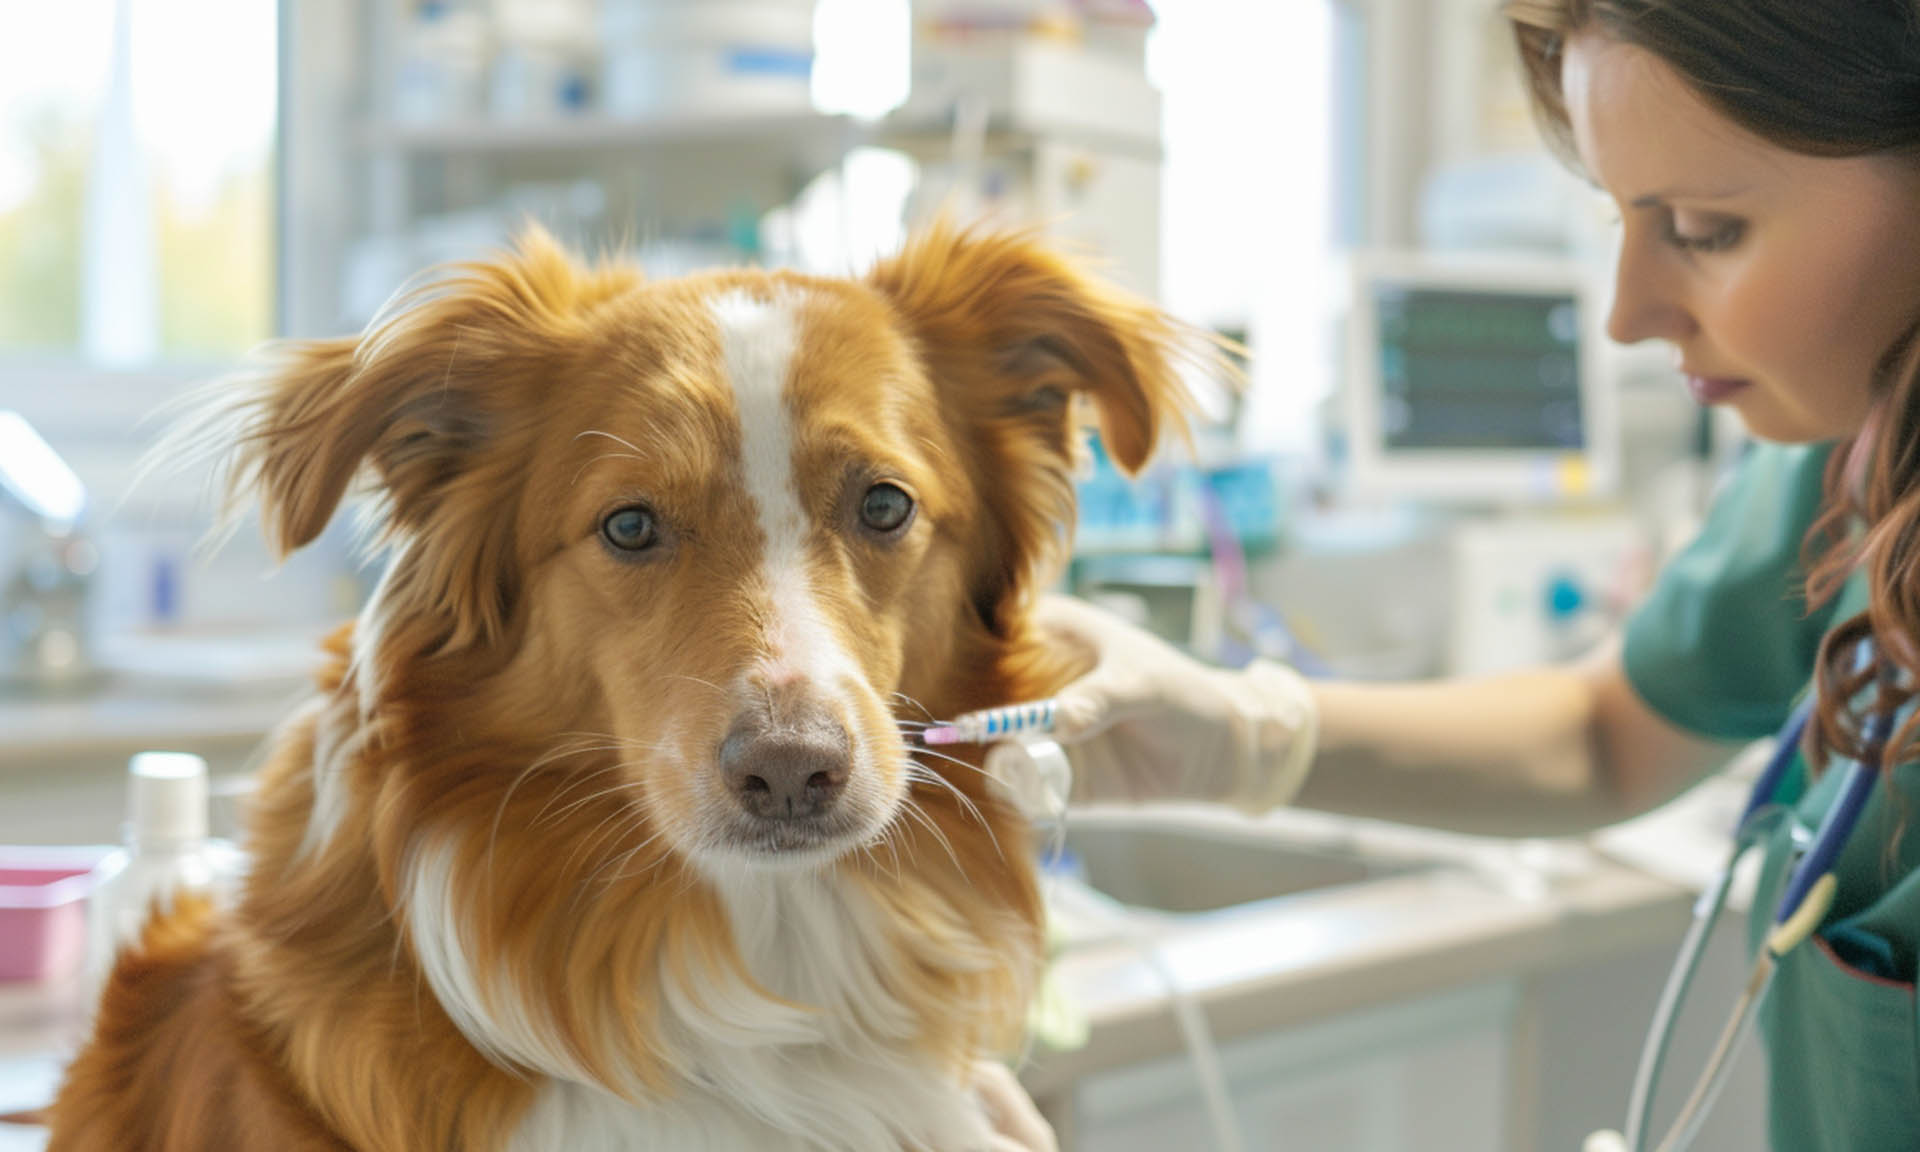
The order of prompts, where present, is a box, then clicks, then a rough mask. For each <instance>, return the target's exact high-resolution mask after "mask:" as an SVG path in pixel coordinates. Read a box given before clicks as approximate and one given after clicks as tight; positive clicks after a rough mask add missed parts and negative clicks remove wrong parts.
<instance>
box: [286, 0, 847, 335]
mask: <svg viewBox="0 0 1920 1152" xmlns="http://www.w3.org/2000/svg"><path fill="white" fill-rule="evenodd" d="M736 6H741V5H736ZM778 6H780V5H779V3H778V0H767V2H762V3H759V4H758V7H759V8H767V7H778ZM794 6H795V5H794V4H793V3H792V0H788V3H787V4H786V5H785V7H788V8H791V7H794ZM520 7H523V8H525V9H527V10H528V11H532V12H538V11H540V9H539V7H538V6H532V5H522V6H520ZM574 7H577V8H579V10H580V11H581V12H582V13H584V18H585V19H587V20H589V21H590V23H589V24H588V25H587V27H588V29H589V30H590V34H589V35H587V36H586V37H584V38H580V40H581V44H582V47H581V49H580V51H578V52H576V53H575V54H574V55H573V56H568V57H556V58H555V59H549V58H548V57H549V56H552V55H553V53H546V54H545V55H543V54H542V53H543V52H545V49H542V50H541V51H533V50H532V49H531V48H529V46H528V45H527V44H526V43H522V42H519V41H514V40H512V39H510V38H509V24H510V22H509V21H508V19H507V15H506V13H508V12H509V11H510V10H511V9H513V8H514V5H511V4H507V3H490V4H480V3H473V4H442V3H438V2H437V0H356V2H349V3H338V2H337V0H288V3H287V5H286V13H285V24H284V27H283V40H284V42H285V44H286V45H287V51H286V52H285V59H284V65H283V67H284V76H285V80H284V84H283V91H284V95H285V99H284V106H283V109H282V123H283V133H282V139H283V140H284V141H285V147H284V151H283V156H282V161H281V183H282V217H283V228H282V229H281V231H282V235H283V238H284V242H283V251H282V261H281V263H282V283H281V295H282V316H281V321H282V327H283V328H284V329H285V330H286V331H287V332H289V333H290V334H294V335H315V334H323V333H333V332H341V331H350V330H353V329H355V328H358V327H360V326H362V325H364V324H365V323H366V321H367V320H368V319H369V318H370V317H371V316H372V315H373V314H374V312H375V311H377V309H378V308H379V306H380V305H381V303H382V302H384V301H385V300H386V299H387V298H388V296H389V295H390V294H391V293H392V292H393V291H394V290H395V289H396V288H398V287H400V286H401V285H402V284H403V283H404V282H405V281H406V279H407V278H408V277H409V276H411V275H413V274H414V273H415V272H416V271H417V270H418V269H420V268H421V267H424V266H427V265H430V264H433V263H436V262H440V261H444V260H454V259H466V258H471V257H474V256H476V255H480V254H483V253H484V252H486V251H487V250H488V249H490V248H494V247H498V246H500V245H502V244H504V243H505V242H507V241H508V240H510V239H511V237H512V236H513V234H514V233H515V232H516V231H518V230H519V228H521V227H522V226H523V225H524V223H525V222H526V221H528V220H539V221H541V222H542V223H543V224H545V225H546V226H547V227H548V228H549V229H550V230H552V231H554V232H555V233H556V234H557V235H559V236H560V238H561V239H562V240H563V241H565V242H567V243H568V244H570V245H571V246H573V247H575V248H577V249H579V250H582V251H585V252H607V253H613V254H617V255H622V256H629V255H638V256H640V257H641V258H642V259H643V261H644V262H646V263H648V264H649V265H650V267H651V270H653V271H655V272H656V273H659V274H672V273H674V272H677V271H681V270H683V268H684V267H693V266H701V267H704V266H710V265H716V264H733V263H742V262H754V261H765V262H779V263H787V262H791V259H790V257H791V255H792V254H791V253H790V252H786V251H779V250H774V251H769V250H768V246H769V244H770V243H771V244H776V245H777V243H778V241H777V240H775V239H770V238H769V237H770V233H769V232H768V230H766V229H764V228H763V227H762V222H763V220H764V218H765V217H766V215H767V214H768V213H769V212H770V211H772V210H774V209H776V208H779V207H781V206H783V205H787V204H789V203H791V202H793V201H794V199H795V198H796V197H797V196H798V195H799V194H800V193H801V192H802V190H804V189H805V188H807V187H808V185H809V183H810V182H811V181H813V180H814V179H815V178H816V177H818V176H819V175H821V174H822V173H824V172H828V171H832V170H835V169H836V168H838V167H839V166H840V165H841V164H842V162H843V161H844V159H845V158H846V157H847V155H848V154H849V152H850V151H851V150H852V149H853V148H854V147H855V146H856V145H857V144H858V143H859V142H861V141H862V140H863V139H866V138H867V137H868V135H869V132H868V129H867V128H866V127H865V126H864V125H862V124H861V123H860V122H859V121H856V120H854V119H853V118H851V117H848V116H841V115H828V114H821V113H816V112H814V111H812V110H811V106H810V104H809V102H808V100H807V88H806V76H805V72H804V69H802V70H800V71H799V72H798V74H797V76H796V75H793V74H782V75H779V76H776V77H775V78H774V79H772V80H769V79H768V78H767V77H766V75H764V70H765V69H766V68H768V67H770V65H769V64H768V63H767V58H766V57H765V55H764V54H763V55H762V56H761V57H756V58H754V59H753V60H750V61H748V62H747V63H745V64H743V65H742V67H751V68H758V69H761V70H762V73H761V74H756V77H755V79H754V81H753V83H752V84H751V85H747V84H744V83H743V85H742V87H741V93H742V95H743V98H741V99H728V98H726V96H725V93H724V91H723V90H721V89H718V88H715V87H713V86H711V85H709V86H706V87H701V88H699V89H698V93H699V95H698V99H697V100H696V99H695V98H693V97H692V96H689V98H688V99H686V100H679V101H663V100H656V101H654V102H653V103H651V104H648V105H646V106H645V107H631V106H629V107H621V106H613V105H609V104H607V103H605V102H603V101H602V100H600V99H599V95H600V94H599V92H598V91H597V88H598V87H599V86H601V85H603V84H607V83H610V82H611V81H612V79H613V75H614V66H615V64H616V63H617V61H613V60H611V58H610V57H611V55H612V51H613V50H612V48H611V47H609V45H610V44H611V43H612V42H613V41H612V40H611V39H610V38H609V36H608V35H607V33H606V27H605V25H604V24H602V23H594V22H592V21H595V20H597V19H598V18H599V13H600V10H601V8H602V5H599V4H581V5H575V6H574ZM745 7H753V6H752V5H746V6H745ZM799 8H800V9H801V10H802V12H803V13H804V10H805V8H806V5H805V4H804V3H803V4H800V5H799ZM712 11H713V9H711V8H709V7H707V6H704V5H703V7H702V8H701V9H699V10H698V13H699V14H700V15H702V16H704V15H707V14H710V13H711V12H712ZM748 14H750V13H748ZM469 17H470V18H471V19H472V21H473V22H474V23H472V24H471V25H468V24H449V22H451V21H455V20H456V19H458V20H465V19H467V18H469ZM487 21H491V23H487ZM469 27H471V28H472V29H476V31H473V32H472V33H471V35H469V34H468V33H466V32H461V33H459V34H457V35H456V34H453V33H452V32H450V31H449V28H469ZM429 33H431V36H429ZM482 37H484V38H486V39H485V47H484V48H473V47H471V46H469V45H468V44H467V41H468V40H470V39H471V40H476V41H478V40H479V39H480V38H482ZM423 43H425V44H427V45H428V46H427V47H422V44H423ZM536 47H537V45H536ZM556 51H557V50H556ZM583 53H584V54H583ZM556 59H558V60H560V61H562V62H556ZM565 60H577V61H579V70H578V72H577V73H576V72H574V71H570V70H569V68H570V67H571V65H568V64H566V63H564V61H565ZM681 62H684V61H683V60H680V59H678V58H676V63H681ZM791 71H792V70H791V69H788V72H789V73H791ZM685 79H687V80H688V83H689V84H691V82H692V78H691V77H687V78H685ZM529 90H531V91H533V92H536V93H545V94H546V95H545V97H544V98H543V97H538V96H529V94H528V93H529ZM686 91H687V92H689V93H691V92H693V91H694V89H692V88H687V89H686ZM639 99H640V97H638V96H634V97H631V98H629V100H628V103H629V104H631V103H632V102H633V101H637V100H639Z"/></svg>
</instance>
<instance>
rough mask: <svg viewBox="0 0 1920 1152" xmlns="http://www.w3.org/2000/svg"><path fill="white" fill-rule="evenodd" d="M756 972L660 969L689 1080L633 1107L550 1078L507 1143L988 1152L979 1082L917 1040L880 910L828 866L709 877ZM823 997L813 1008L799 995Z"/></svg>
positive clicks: (736, 1150)
mask: <svg viewBox="0 0 1920 1152" xmlns="http://www.w3.org/2000/svg"><path fill="white" fill-rule="evenodd" d="M710 879H711V880H712V881H713V882H714V884H715V886H716V887H717V888H718V890H719V891H720V893H721V896H722V899H723V901H724V904H725V907H726V909H727V912H728V915H729V918H730V920H731V922H732V927H733V930H734V934H735V939H736V942H737V944H738V946H739V949H740V953H741V956H742V958H743V959H744V960H745V962H746V964H747V967H748V970H749V971H750V972H751V973H752V974H753V976H754V978H755V979H756V980H758V981H759V982H760V983H761V985H762V986H763V987H765V988H766V989H767V990H768V991H770V992H772V993H774V994H775V995H776V996H779V997H782V998H784V999H785V1000H788V1001H791V1002H792V1003H787V1004H783V1003H780V1002H777V1001H774V1000H769V999H768V998H767V997H765V996H763V995H761V994H759V993H758V992H756V991H754V990H753V989H751V988H749V987H747V986H746V985H745V984H743V983H742V982H741V981H739V980H738V979H737V978H734V977H731V976H728V975H726V974H724V973H718V972H715V973H702V974H700V975H698V976H696V977H695V978H694V979H692V980H683V979H680V978H677V977H675V976H674V975H673V974H671V973H669V972H664V971H663V972H662V973H660V980H661V985H660V986H661V988H662V994H663V1005H664V1007H665V1009H666V1010H665V1012H664V1021H663V1023H664V1027H663V1029H662V1032H663V1037H662V1038H663V1040H664V1042H665V1044H666V1046H667V1048H668V1050H669V1051H671V1052H672V1053H673V1062H674V1065H675V1067H676V1069H677V1071H678V1072H679V1073H680V1075H681V1078H682V1086H681V1088H680V1090H679V1091H678V1092H677V1094H676V1095H675V1096H674V1098H673V1099H671V1100H667V1101H663V1102H661V1103H659V1104H657V1105H651V1106H647V1107H636V1106H634V1105H632V1104H629V1103H627V1102H626V1101H624V1100H621V1099H620V1098H618V1097H616V1096H614V1095H612V1094H610V1093H608V1092H606V1091H604V1090H602V1089H600V1088H597V1087H593V1086H590V1085H587V1084H583V1083H579V1082H577V1081H572V1080H568V1079H558V1078H556V1079H553V1080H550V1081H548V1083H547V1084H546V1085H545V1086H544V1087H543V1088H542V1090H541V1093H540V1097H539V1100H538V1103H537V1104H536V1106H535V1107H534V1109H533V1111H532V1112H531V1113H529V1114H528V1116H527V1117H526V1120H525V1122H524V1123H523V1125H522V1127H521V1129H520V1131H519V1132H518V1133H516V1136H515V1139H514V1140H513V1142H512V1144H511V1147H512V1148H513V1149H514V1150H515V1152H533V1150H534V1149H554V1148H566V1149H570V1150H571V1149H578V1150H580V1152H596V1150H600V1149H606V1150H612V1149H622V1150H630V1149H643V1150H655V1149H657V1150H660V1152H667V1150H672V1152H708V1150H711V1152H760V1150H765V1152H829V1150H831V1152H869V1150H871V1152H899V1150H900V1149H901V1148H903V1147H914V1148H924V1149H928V1150H929V1152H976V1150H984V1149H986V1148H987V1147H988V1146H989V1144H990V1141H991V1133H990V1129H989V1127H988V1125H987V1124H986V1122H985V1121H984V1119H983V1118H982V1116H981V1114H980V1111H979V1108H978V1105H977V1103H976V1102H975V1100H974V1099H973V1097H972V1095H971V1093H970V1092H968V1091H966V1090H965V1089H964V1088H962V1087H961V1086H959V1085H956V1084H954V1083H953V1082H952V1081H951V1080H949V1079H947V1078H946V1077H944V1076H942V1075H940V1074H939V1073H938V1072H937V1071H936V1070H935V1069H934V1068H932V1067H930V1066H929V1065H928V1064H927V1063H926V1062H925V1061H924V1060H923V1058H920V1057H918V1056H916V1055H915V1054H913V1053H912V1051H911V1048H910V1041H911V1038H912V1037H913V1035H914V1032H915V1031H916V1024H915V1020H914V1014H913V1013H912V1012H911V1011H910V1010H909V1008H908V1006H907V1005H905V1004H903V1003H901V1002H900V1001H899V999H898V998H897V997H895V996H894V995H892V994H891V993H890V992H889V990H888V985H889V983H890V982H889V980H888V979H887V975H886V971H885V969H886V966H887V963H888V960H887V957H886V945H885V941H884V938H883V937H882V935H881V931H880V926H879V924H878V922H877V917H876V912H875V909H873V908H872V907H871V906H870V905H868V904H867V902H866V901H865V900H864V899H863V898H862V897H861V896H860V895H859V894H858V893H857V892H856V891H852V890H849V889H848V888H846V887H845V886H844V885H841V884H838V883H836V882H835V881H834V880H833V879H832V878H831V877H830V876H828V875H825V874H818V875H814V874H787V873H768V872H746V871H741V872H739V873H731V874H724V875H710ZM795 1004H798V1005H808V1006H811V1008H812V1009H814V1010H811V1011H808V1010H802V1009H799V1008H796V1007H794V1005H795Z"/></svg>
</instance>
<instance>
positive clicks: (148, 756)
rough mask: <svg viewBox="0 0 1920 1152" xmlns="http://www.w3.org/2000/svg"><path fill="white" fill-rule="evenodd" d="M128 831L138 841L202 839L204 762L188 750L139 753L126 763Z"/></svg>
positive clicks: (204, 811) (205, 829)
mask: <svg viewBox="0 0 1920 1152" xmlns="http://www.w3.org/2000/svg"><path fill="white" fill-rule="evenodd" d="M127 785H128V792H127V819H128V820H129V821H130V828H129V832H130V833H131V835H132V837H133V839H134V840H135V841H136V842H139V843H149V844H150V843H155V842H161V843H166V842H174V843H179V842H183V841H193V840H204V839H206V836H207V762H206V761H205V760H202V759H201V758H200V757H198V756H195V755H193V754H192V753H190V752H141V753H139V754H138V755H136V756H135V757H134V758H133V760H132V761H131V762H130V763H129V764H128V765H127Z"/></svg>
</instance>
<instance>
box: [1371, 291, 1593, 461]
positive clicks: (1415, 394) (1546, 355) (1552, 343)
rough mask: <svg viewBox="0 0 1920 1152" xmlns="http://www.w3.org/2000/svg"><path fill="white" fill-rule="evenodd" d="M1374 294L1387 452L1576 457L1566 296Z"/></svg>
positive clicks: (1575, 327) (1571, 309) (1572, 307)
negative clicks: (1552, 452)
mask: <svg viewBox="0 0 1920 1152" xmlns="http://www.w3.org/2000/svg"><path fill="white" fill-rule="evenodd" d="M1377 291H1378V294H1379V297H1378V304H1377V305H1376V306H1377V308H1378V309H1379V314H1380V389H1381V392H1382V397H1381V404H1382V411H1381V416H1380V419H1381V423H1382V431H1383V433H1384V434H1385V437H1386V448H1387V450H1388V451H1390V452H1391V451H1396V450H1399V449H1405V448H1549V449H1551V448H1562V449H1572V450H1575V451H1577V450H1578V449H1579V448H1580V446H1581V443H1582V432H1581V419H1580V312H1579V306H1578V304H1577V303H1576V302H1575V300H1574V299H1573V297H1572V296H1570V295H1567V294H1565V293H1522V292H1498V291H1482V292H1465V291H1460V290H1458V289H1446V288H1422V287H1418V286H1416V285H1410V284H1382V285H1380V286H1379V287H1378V289H1377Z"/></svg>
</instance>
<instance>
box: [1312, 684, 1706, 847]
mask: <svg viewBox="0 0 1920 1152" xmlns="http://www.w3.org/2000/svg"><path fill="white" fill-rule="evenodd" d="M1314 691H1315V696H1316V699H1317V702H1318V704H1319V708H1320V745H1319V747H1320V750H1319V754H1318V756H1317V758H1316V759H1315V762H1314V766H1313V770H1312V772H1311V773H1310V774H1309V775H1308V777H1307V782H1306V786H1305V788H1304V789H1303V791H1302V792H1301V794H1300V796H1299V797H1298V798H1297V799H1296V801H1295V803H1297V804H1300V805H1302V806H1304V807H1309V808H1319V809H1323V810H1327V811H1334V812H1344V813H1348V814H1351V815H1360V816H1370V817H1376V818H1380V819H1387V820H1399V821H1404V822H1407V823H1415V824H1422V825H1427V826H1432V827H1440V828H1447V829H1452V830H1456V831H1462V832H1473V833H1481V834H1488V835H1505V836H1544V835H1558V834H1566V833H1574V832H1582V831H1587V830H1591V829H1593V828H1597V827H1600V826H1602V825H1605V824H1609V823H1613V822H1615V821H1618V820H1621V819H1625V818H1627V817H1629V816H1633V815H1636V814H1638V813H1639V812H1642V811H1645V810H1647V809H1648V808H1651V807H1653V806H1654V805H1655V804H1658V803H1661V802H1663V801H1665V800H1666V799H1669V798H1671V797H1672V796H1673V795H1675V794H1677V793H1678V792H1679V791H1680V790H1681V789H1682V788H1683V787H1685V786H1686V785H1687V784H1689V783H1691V782H1692V781H1694V780H1697V779H1698V778H1699V777H1700V776H1701V775H1702V774H1703V773H1705V772H1707V771H1710V770H1711V769H1712V768H1714V767H1716V766H1717V765H1718V764H1720V763H1722V762H1724V760H1725V759H1726V757H1727V755H1728V754H1729V753H1730V751H1731V748H1730V747H1729V746H1728V745H1724V744H1713V743H1710V742H1706V741H1702V740H1699V739H1697V738H1694V737H1691V736H1688V735H1686V734H1684V733H1681V732H1679V731H1678V730H1676V729H1673V728H1671V727H1670V726H1668V725H1667V724H1666V723H1665V722H1664V721H1662V720H1660V719H1659V718H1658V717H1657V716H1655V715H1653V714H1652V712H1651V711H1650V710H1649V709H1647V708H1646V706H1645V705H1644V704H1643V703H1641V702H1640V701H1639V700H1638V698H1637V697H1636V696H1635V695H1634V693H1633V692H1632V690H1631V689H1630V688H1629V687H1627V685H1626V680H1625V676H1624V674H1622V673H1621V672H1620V671H1619V661H1618V656H1617V652H1616V651H1614V650H1612V649H1608V650H1606V651H1603V652H1601V653H1599V654H1596V656H1595V657H1594V658H1593V659H1591V660H1589V661H1588V662H1586V663H1584V664H1582V665H1578V666H1568V667H1552V668H1540V669H1535V670H1530V671H1525V672H1517V673H1513V674H1511V675H1504V676H1494V677H1487V678H1481V679H1472V680H1441V681H1433V682H1428V683H1412V684H1379V683H1363V682H1337V681H1330V682H1321V683H1318V684H1316V685H1315V686H1314Z"/></svg>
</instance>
